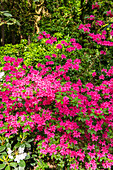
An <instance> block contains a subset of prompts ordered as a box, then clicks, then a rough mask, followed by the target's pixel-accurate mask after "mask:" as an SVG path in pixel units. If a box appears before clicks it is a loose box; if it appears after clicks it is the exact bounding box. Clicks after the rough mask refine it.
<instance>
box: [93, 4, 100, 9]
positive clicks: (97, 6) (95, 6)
mask: <svg viewBox="0 0 113 170" xmlns="http://www.w3.org/2000/svg"><path fill="white" fill-rule="evenodd" d="M99 7H100V6H99V4H98V2H95V4H93V5H92V9H95V8H97V9H99Z"/></svg>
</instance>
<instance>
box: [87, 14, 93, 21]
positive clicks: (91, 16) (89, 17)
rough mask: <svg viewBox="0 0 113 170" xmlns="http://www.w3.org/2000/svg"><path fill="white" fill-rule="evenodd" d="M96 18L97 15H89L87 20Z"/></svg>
mask: <svg viewBox="0 0 113 170" xmlns="http://www.w3.org/2000/svg"><path fill="white" fill-rule="evenodd" d="M94 19H95V16H94V15H90V16H87V20H90V21H92V20H94Z"/></svg>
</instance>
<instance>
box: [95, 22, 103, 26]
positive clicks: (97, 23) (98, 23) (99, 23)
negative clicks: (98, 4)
mask: <svg viewBox="0 0 113 170" xmlns="http://www.w3.org/2000/svg"><path fill="white" fill-rule="evenodd" d="M96 25H99V26H101V25H104V22H103V21H96Z"/></svg>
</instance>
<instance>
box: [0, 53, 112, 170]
mask: <svg viewBox="0 0 113 170" xmlns="http://www.w3.org/2000/svg"><path fill="white" fill-rule="evenodd" d="M49 59H50V58H49ZM4 60H5V61H6V64H5V66H4V68H3V71H4V72H5V75H4V78H5V80H4V82H3V84H1V91H0V97H1V102H2V103H1V104H0V110H1V114H0V119H1V121H0V127H1V128H0V133H1V148H0V149H1V152H2V151H4V150H6V147H7V150H8V151H7V153H8V157H6V155H7V153H6V152H4V153H3V155H4V156H3V157H2V156H1V158H0V161H3V162H4V164H3V165H4V167H5V166H6V165H8V166H9V165H10V166H12V167H16V166H17V163H18V164H19V166H20V167H21V166H23V167H24V166H25V162H24V159H30V156H31V155H32V154H34V153H35V154H36V155H35V156H36V158H37V159H38V158H39V157H40V160H41V159H42V160H43V159H44V158H45V157H46V158H47V157H48V160H50V161H52V160H53V162H56V164H57V167H62V168H63V167H64V166H66V167H70V168H71V169H75V168H76V169H79V168H80V169H92V170H93V169H94V170H96V169H97V168H98V169H101V168H111V166H112V165H113V153H112V147H113V135H112V130H113V78H112V76H113V67H111V68H110V69H109V70H105V69H103V70H102V73H103V74H102V75H100V77H99V78H100V80H101V83H100V85H98V86H95V85H93V84H92V83H87V84H82V82H81V80H78V81H77V82H76V83H72V82H71V81H70V78H69V77H68V76H67V75H66V74H67V73H68V70H69V69H70V68H72V69H76V70H78V69H79V64H80V59H75V61H74V62H72V60H71V59H68V60H67V61H66V63H65V64H64V65H63V66H61V65H59V66H56V70H55V71H53V72H52V74H47V73H48V70H49V69H51V67H49V69H48V67H46V65H42V64H41V63H38V67H41V70H40V71H39V70H38V69H37V70H34V69H33V67H32V66H29V67H28V68H27V67H26V66H25V65H22V62H23V59H22V58H17V60H16V59H15V58H13V57H8V56H7V57H4ZM93 76H94V74H93ZM106 78H107V79H109V80H106ZM28 138H31V139H32V140H31V141H33V144H32V145H33V147H34V148H35V149H36V150H34V149H33V150H32V149H31V148H30V147H31V144H29V142H27V141H26V139H27V140H28ZM21 148H23V149H21ZM12 150H13V151H12ZM24 150H25V153H23V152H24ZM12 152H13V154H12ZM16 153H17V154H16ZM19 154H21V155H22V156H21V157H20V156H19ZM17 155H18V156H17ZM31 157H32V156H31ZM13 160H14V162H13ZM26 162H27V161H26ZM37 164H38V167H37V169H38V168H39V169H40V168H42V167H44V166H45V168H46V167H48V164H46V163H45V164H43V165H42V164H41V162H40V161H38V162H37ZM41 166H42V167H41Z"/></svg>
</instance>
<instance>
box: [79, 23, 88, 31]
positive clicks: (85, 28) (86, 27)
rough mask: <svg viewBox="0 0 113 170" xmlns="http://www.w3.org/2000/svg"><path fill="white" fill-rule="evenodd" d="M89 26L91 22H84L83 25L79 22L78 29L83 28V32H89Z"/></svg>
mask: <svg viewBox="0 0 113 170" xmlns="http://www.w3.org/2000/svg"><path fill="white" fill-rule="evenodd" d="M89 27H91V24H85V25H83V24H80V25H79V27H78V29H83V31H84V32H90V29H89Z"/></svg>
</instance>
